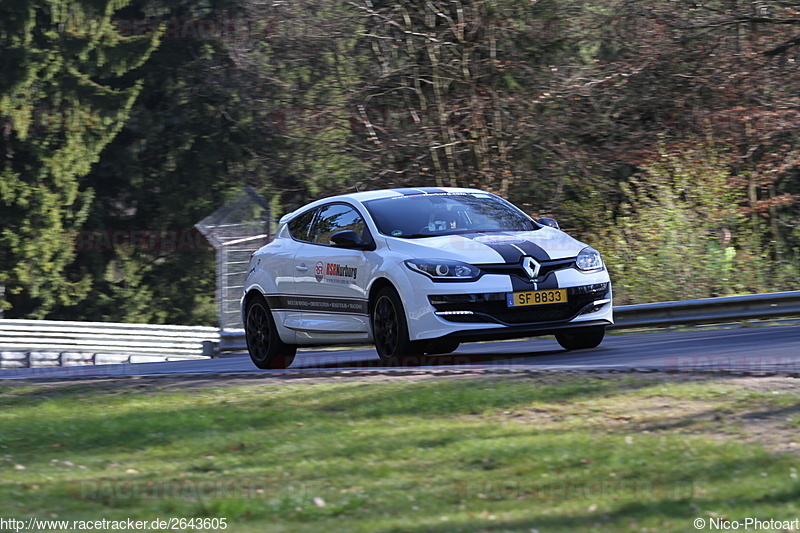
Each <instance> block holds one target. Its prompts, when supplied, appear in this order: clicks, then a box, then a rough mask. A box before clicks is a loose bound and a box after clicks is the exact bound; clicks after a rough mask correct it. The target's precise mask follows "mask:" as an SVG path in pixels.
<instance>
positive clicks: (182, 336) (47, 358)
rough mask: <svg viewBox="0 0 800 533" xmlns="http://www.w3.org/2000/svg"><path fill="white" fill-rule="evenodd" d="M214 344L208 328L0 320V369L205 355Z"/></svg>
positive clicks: (215, 338) (215, 339) (216, 339)
mask: <svg viewBox="0 0 800 533" xmlns="http://www.w3.org/2000/svg"><path fill="white" fill-rule="evenodd" d="M218 346H219V330H217V328H211V327H202V326H167V325H154V324H118V323H108V322H76V321H49V320H16V319H7V320H0V368H19V367H32V366H62V365H81V364H84V365H86V364H106V363H128V362H134V363H135V362H154V361H175V360H183V359H207V358H209V357H212V356H214V355H216V353H217V350H218Z"/></svg>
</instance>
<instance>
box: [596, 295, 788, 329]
mask: <svg viewBox="0 0 800 533" xmlns="http://www.w3.org/2000/svg"><path fill="white" fill-rule="evenodd" d="M781 316H787V317H788V316H800V291H790V292H774V293H769V294H748V295H745V296H723V297H721V298H702V299H700V300H683V301H677V302H659V303H651V304H637V305H621V306H619V307H614V322H615V323H614V325H613V326H612V328H613V329H630V328H644V327H662V326H676V325H697V324H714V323H721V322H735V321H738V320H749V319H760V318H775V317H781Z"/></svg>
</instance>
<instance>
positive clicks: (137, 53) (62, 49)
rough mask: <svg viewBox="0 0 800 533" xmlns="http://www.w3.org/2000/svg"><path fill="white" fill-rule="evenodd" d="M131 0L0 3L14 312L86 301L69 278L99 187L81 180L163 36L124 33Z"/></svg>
mask: <svg viewBox="0 0 800 533" xmlns="http://www.w3.org/2000/svg"><path fill="white" fill-rule="evenodd" d="M126 3H127V2H126V1H125V0H91V1H89V0H48V1H45V0H17V1H14V2H3V3H2V4H0V47H1V48H0V121H1V122H0V155H1V156H2V163H0V286H5V288H6V290H5V298H6V299H7V301H6V302H0V305H3V306H4V307H5V308H6V309H10V311H9V312H7V313H6V317H10V318H14V317H20V316H28V317H43V316H45V315H46V314H47V313H48V311H49V310H50V309H52V308H53V307H54V306H56V305H65V304H70V303H75V302H78V301H80V300H81V299H82V298H83V297H85V295H86V294H87V291H88V289H89V285H90V280H89V279H88V278H86V277H83V276H80V275H78V276H65V274H64V272H63V271H64V269H65V268H66V267H67V265H69V264H70V263H71V262H72V260H73V258H74V256H75V249H74V240H75V238H76V233H77V231H78V229H79V228H80V227H81V224H82V223H83V221H84V220H85V218H86V216H87V212H88V206H89V204H90V202H91V199H92V190H91V189H90V188H88V187H85V186H83V185H82V183H81V181H80V178H81V177H82V176H85V175H86V174H87V173H88V172H89V170H90V168H91V166H92V164H94V163H96V162H97V160H98V158H99V156H100V152H101V151H102V150H103V148H104V147H105V146H106V145H107V144H108V143H109V142H110V141H111V140H112V139H113V138H114V136H115V135H116V134H117V133H118V131H119V130H120V128H121V127H122V124H123V123H124V121H125V119H126V118H127V116H128V114H129V112H130V108H131V106H132V104H133V102H134V100H135V98H136V96H137V94H138V93H139V91H140V90H141V84H140V83H138V82H135V81H134V82H128V83H120V78H121V77H122V76H123V75H124V74H126V73H128V72H130V71H131V70H133V69H136V68H137V67H138V66H140V65H141V64H142V63H144V62H145V61H146V60H147V58H148V56H149V55H150V53H151V52H152V50H153V49H154V48H155V46H156V43H157V41H156V38H157V34H155V33H151V34H150V35H143V36H123V35H121V34H120V33H119V32H118V31H117V27H116V26H115V24H114V22H113V20H112V17H113V15H114V13H115V12H116V11H117V10H118V9H120V8H121V7H123V5H124V4H126Z"/></svg>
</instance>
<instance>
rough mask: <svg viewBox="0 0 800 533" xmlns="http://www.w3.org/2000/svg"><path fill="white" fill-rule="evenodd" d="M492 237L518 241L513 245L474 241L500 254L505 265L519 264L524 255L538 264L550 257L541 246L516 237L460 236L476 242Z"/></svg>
mask: <svg viewBox="0 0 800 533" xmlns="http://www.w3.org/2000/svg"><path fill="white" fill-rule="evenodd" d="M493 236H497V237H513V238H514V239H518V240H517V241H515V242H514V243H513V244H506V243H501V242H491V241H490V240H487V241H481V240H479V241H476V242H479V243H481V244H483V245H484V246H488V247H489V248H491V249H492V250H494V251H495V252H497V253H498V254H500V255H501V256H502V258H503V261H504V262H505V263H507V264H515V263H519V262H520V261H521V260H522V258H523V257H525V256H526V255H529V256H531V257H533V258H534V259H536V260H537V261H539V262H542V261H549V260H550V256H549V255H548V254H547V252H545V251H544V249H543V248H542V247H541V246H539V245H537V244H533V243H532V242H529V241H526V240H523V239H519V238H518V237H517V236H516V235H508V234H505V233H490V234H483V233H475V234H467V235H462V237H465V238H467V239H471V240H476V239H478V238H480V237H485V238H487V239H491V237H493Z"/></svg>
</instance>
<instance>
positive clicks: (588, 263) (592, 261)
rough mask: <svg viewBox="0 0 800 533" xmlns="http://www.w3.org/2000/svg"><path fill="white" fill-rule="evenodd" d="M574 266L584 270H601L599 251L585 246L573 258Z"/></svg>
mask: <svg viewBox="0 0 800 533" xmlns="http://www.w3.org/2000/svg"><path fill="white" fill-rule="evenodd" d="M575 266H577V267H578V268H579V269H581V270H584V271H589V270H603V268H604V267H603V259H602V258H601V257H600V252H598V251H597V250H595V249H594V248H592V247H591V246H587V247H586V248H584V249H583V250H581V252H580V253H579V254H578V257H577V259H575Z"/></svg>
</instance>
